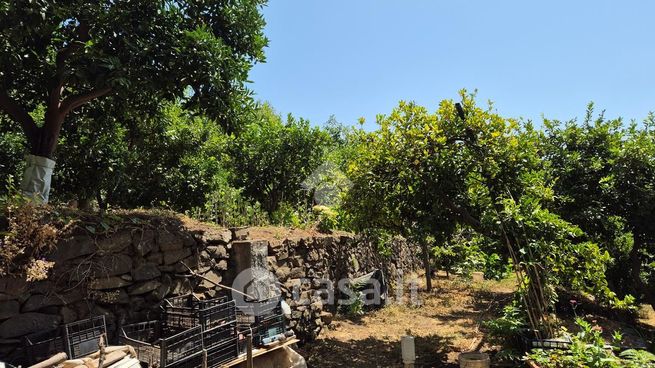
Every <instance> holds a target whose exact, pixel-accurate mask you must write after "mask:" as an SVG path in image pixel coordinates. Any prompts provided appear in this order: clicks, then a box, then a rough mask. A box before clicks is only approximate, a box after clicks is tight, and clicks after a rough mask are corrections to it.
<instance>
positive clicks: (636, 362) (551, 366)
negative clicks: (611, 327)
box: [526, 318, 655, 368]
mask: <svg viewBox="0 0 655 368" xmlns="http://www.w3.org/2000/svg"><path fill="white" fill-rule="evenodd" d="M576 324H577V325H578V327H580V332H578V333H577V334H575V335H573V336H571V347H570V348H569V349H568V350H560V349H554V350H543V349H534V350H533V351H532V352H530V353H529V354H527V356H526V357H527V359H531V360H534V361H535V362H536V363H537V364H539V365H540V366H541V367H543V368H568V367H589V368H619V367H628V368H648V367H655V355H653V354H651V353H649V352H647V351H643V350H634V349H630V350H626V351H624V352H621V353H618V351H617V349H616V348H613V347H609V346H607V344H606V343H605V340H604V339H603V336H602V329H601V328H600V327H598V326H592V325H591V324H590V323H589V322H587V321H585V320H583V319H580V318H578V319H577V320H576ZM565 334H567V335H568V333H566V332H565ZM621 339H622V336H621V334H619V333H615V334H614V336H613V340H614V341H613V342H614V344H615V345H618V344H619V343H620V342H621ZM617 353H618V354H617Z"/></svg>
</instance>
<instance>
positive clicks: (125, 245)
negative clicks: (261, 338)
mask: <svg viewBox="0 0 655 368" xmlns="http://www.w3.org/2000/svg"><path fill="white" fill-rule="evenodd" d="M255 240H257V241H263V242H266V243H267V246H268V257H267V258H266V263H267V267H268V268H269V270H270V271H271V272H273V273H274V274H275V276H276V277H277V279H278V280H279V283H280V285H281V289H282V290H283V293H284V294H283V295H284V296H285V298H286V299H287V302H288V304H289V305H290V306H291V307H292V313H291V320H290V325H291V327H292V328H293V329H294V330H295V331H296V333H297V335H298V336H300V337H301V338H303V339H305V340H309V339H312V338H315V337H316V336H317V335H318V333H320V330H321V328H322V326H323V325H324V324H326V323H329V322H330V320H331V318H332V314H333V313H334V308H333V307H332V306H329V305H323V303H321V301H320V296H321V295H320V293H321V292H324V285H321V280H324V279H328V280H332V281H335V282H336V281H337V280H339V279H341V278H344V277H352V276H357V275H361V274H364V273H366V272H369V271H372V270H373V269H376V268H380V269H383V270H384V271H385V273H386V274H387V275H388V276H387V277H388V278H389V279H390V280H391V281H393V280H394V279H395V277H396V274H397V270H399V269H404V270H412V269H413V268H414V267H415V266H417V265H418V261H417V259H416V258H415V255H416V250H415V249H413V248H412V247H411V246H409V245H407V244H406V243H405V242H403V241H398V243H397V244H396V245H395V246H394V247H393V249H395V251H394V253H393V254H392V255H391V256H389V257H382V256H380V255H379V254H378V252H377V251H376V250H375V249H374V248H375V247H374V246H373V245H372V244H371V243H369V242H367V241H365V240H363V239H361V238H358V237H357V236H355V235H353V234H348V233H334V234H319V233H310V232H305V231H299V230H289V229H282V228H242V229H220V228H216V227H213V226H211V225H206V224H198V223H195V222H193V221H190V220H188V219H182V218H176V217H170V218H166V217H156V216H152V217H147V216H146V217H143V218H140V219H139V220H138V221H127V222H125V221H123V222H121V223H120V225H117V226H115V227H113V228H110V229H107V230H106V231H105V232H104V233H103V234H98V233H97V232H91V231H89V227H88V226H77V227H75V228H74V229H72V230H71V231H70V232H69V233H68V234H66V235H65V236H62V237H61V238H60V240H59V242H58V244H57V247H56V249H55V250H54V251H53V252H52V254H50V255H49V256H48V258H49V259H50V260H53V261H55V262H56V265H55V268H54V269H53V270H52V271H51V273H50V276H49V278H48V279H47V280H45V281H38V282H32V283H28V282H25V281H24V280H23V279H18V278H0V361H9V362H20V361H21V358H22V357H23V356H24V352H23V350H22V348H21V346H22V339H23V338H24V337H25V336H26V335H30V334H33V333H35V332H40V331H44V330H47V329H50V328H55V327H57V326H59V325H61V324H63V323H69V322H73V321H76V320H80V319H84V318H88V317H90V316H95V315H105V317H106V321H107V327H108V332H109V335H110V339H111V338H112V337H115V336H116V331H117V328H119V327H120V326H121V325H123V324H127V323H134V322H142V321H147V320H152V319H157V318H158V317H159V312H160V305H161V303H162V300H163V299H164V298H167V297H173V296H179V295H185V294H188V293H196V294H197V295H198V296H199V297H202V298H211V297H214V296H216V295H217V294H218V293H219V292H220V290H219V289H218V288H216V287H215V286H214V285H213V284H212V283H211V282H209V281H207V280H206V279H208V280H211V281H213V282H217V283H222V284H225V285H231V283H232V280H233V279H234V277H235V276H236V275H235V272H234V270H235V269H236V267H235V264H234V255H233V244H234V243H235V242H241V244H243V243H246V244H247V243H248V242H251V241H255ZM187 266H188V267H189V268H191V269H192V270H194V272H197V273H198V274H200V275H203V276H204V278H205V279H202V278H197V277H193V276H191V275H190V273H189V272H188V269H187ZM294 291H295V293H296V295H294ZM294 296H295V298H294Z"/></svg>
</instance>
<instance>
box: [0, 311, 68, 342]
mask: <svg viewBox="0 0 655 368" xmlns="http://www.w3.org/2000/svg"><path fill="white" fill-rule="evenodd" d="M60 321H61V316H58V315H52V314H43V313H23V314H19V315H17V316H14V317H11V318H9V319H8V320H6V321H4V322H2V323H1V324H0V338H3V339H10V338H14V337H19V336H25V335H28V334H31V333H34V332H38V331H44V330H48V329H54V328H56V327H57V326H59V322H60Z"/></svg>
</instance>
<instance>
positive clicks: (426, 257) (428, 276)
mask: <svg viewBox="0 0 655 368" xmlns="http://www.w3.org/2000/svg"><path fill="white" fill-rule="evenodd" d="M423 267H424V268H425V288H426V290H427V291H432V270H431V267H430V248H429V247H428V243H427V242H426V241H423Z"/></svg>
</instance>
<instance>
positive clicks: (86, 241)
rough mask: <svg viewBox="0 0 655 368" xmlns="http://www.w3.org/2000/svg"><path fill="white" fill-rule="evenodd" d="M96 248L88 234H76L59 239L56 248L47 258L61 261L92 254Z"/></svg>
mask: <svg viewBox="0 0 655 368" xmlns="http://www.w3.org/2000/svg"><path fill="white" fill-rule="evenodd" d="M97 249H98V248H97V246H96V244H95V241H94V240H93V239H92V238H91V237H90V236H88V235H81V236H80V235H78V236H74V237H70V238H66V239H63V240H61V241H59V242H58V243H57V248H56V249H55V251H54V252H52V254H51V255H50V257H49V258H50V259H52V260H53V261H55V262H56V263H61V262H64V261H68V260H70V259H73V258H77V257H83V256H87V255H89V254H93V253H95V252H96V250H97Z"/></svg>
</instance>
